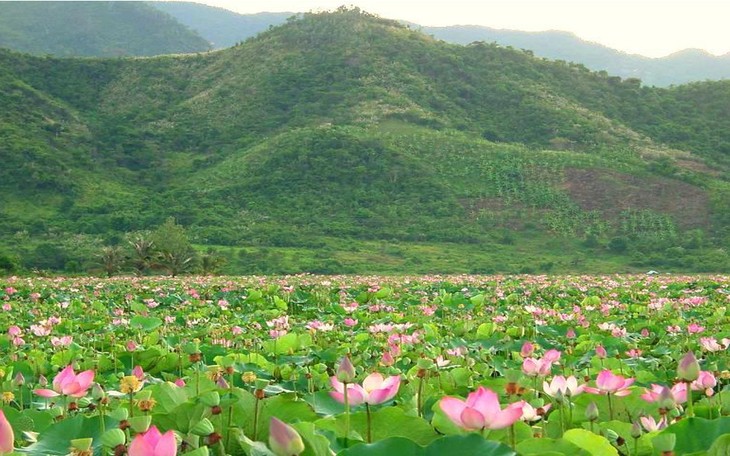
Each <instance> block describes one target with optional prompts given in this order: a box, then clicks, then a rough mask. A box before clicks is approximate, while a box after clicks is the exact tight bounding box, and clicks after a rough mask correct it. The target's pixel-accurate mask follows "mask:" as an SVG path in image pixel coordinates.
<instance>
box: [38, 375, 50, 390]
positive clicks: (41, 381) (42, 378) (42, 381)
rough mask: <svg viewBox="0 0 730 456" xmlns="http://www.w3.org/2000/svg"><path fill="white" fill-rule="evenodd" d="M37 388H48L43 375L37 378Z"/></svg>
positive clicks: (46, 380)
mask: <svg viewBox="0 0 730 456" xmlns="http://www.w3.org/2000/svg"><path fill="white" fill-rule="evenodd" d="M38 386H42V387H46V386H48V379H47V378H46V376H45V375H41V376H39V377H38Z"/></svg>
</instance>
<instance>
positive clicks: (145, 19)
mask: <svg viewBox="0 0 730 456" xmlns="http://www.w3.org/2000/svg"><path fill="white" fill-rule="evenodd" d="M0 47H5V48H9V49H13V50H16V51H20V52H27V53H30V54H37V55H45V54H51V55H55V56H58V57H69V56H95V57H98V56H105V57H117V56H151V55H160V54H173V53H189V52H200V51H207V50H209V49H210V44H209V43H208V42H207V41H206V40H205V39H203V38H201V37H200V36H199V35H198V34H197V33H196V32H194V31H192V30H190V29H189V28H187V27H185V26H183V25H181V24H180V23H179V22H178V21H177V20H175V19H173V18H172V17H171V16H169V15H167V14H165V13H162V12H160V11H158V10H157V9H155V8H152V7H150V6H148V5H147V4H145V3H143V2H108V1H87V2H75V1H68V2H66V1H64V2H45V1H40V2H35V1H33V2H14V1H10V2H0Z"/></svg>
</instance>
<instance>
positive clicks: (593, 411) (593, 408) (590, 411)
mask: <svg viewBox="0 0 730 456" xmlns="http://www.w3.org/2000/svg"><path fill="white" fill-rule="evenodd" d="M586 419H587V420H588V421H596V420H597V419H598V405H596V403H595V402H591V403H590V404H588V407H586Z"/></svg>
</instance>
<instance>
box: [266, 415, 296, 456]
mask: <svg viewBox="0 0 730 456" xmlns="http://www.w3.org/2000/svg"><path fill="white" fill-rule="evenodd" d="M269 448H271V451H273V452H274V454H275V455H276V456H298V455H299V454H300V453H301V452H303V451H304V442H302V437H301V436H300V435H299V433H298V432H297V431H296V429H294V428H293V427H291V426H289V425H288V424H286V423H284V422H283V421H281V420H279V419H278V418H275V417H271V421H270V424H269Z"/></svg>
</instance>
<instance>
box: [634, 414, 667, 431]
mask: <svg viewBox="0 0 730 456" xmlns="http://www.w3.org/2000/svg"><path fill="white" fill-rule="evenodd" d="M639 421H641V425H642V426H643V427H644V429H646V431H647V432H654V431H661V430H662V429H664V428H665V427H667V417H666V416H662V417H661V419H660V420H659V422H658V423H657V422H656V420H655V419H654V417H653V416H642V417H641V418H639Z"/></svg>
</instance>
